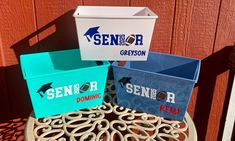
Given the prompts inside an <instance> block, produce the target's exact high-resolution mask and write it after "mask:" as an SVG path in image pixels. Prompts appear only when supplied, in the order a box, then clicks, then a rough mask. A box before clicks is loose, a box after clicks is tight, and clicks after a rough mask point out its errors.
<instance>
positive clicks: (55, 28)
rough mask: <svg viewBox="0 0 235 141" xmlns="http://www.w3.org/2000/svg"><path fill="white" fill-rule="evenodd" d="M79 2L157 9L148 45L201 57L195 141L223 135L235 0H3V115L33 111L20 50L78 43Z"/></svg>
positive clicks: (0, 19) (0, 109)
mask: <svg viewBox="0 0 235 141" xmlns="http://www.w3.org/2000/svg"><path fill="white" fill-rule="evenodd" d="M78 5H115V6H147V7H149V8H150V9H152V10H153V11H154V12H155V13H157V15H158V16H159V19H158V21H157V23H156V27H155V31H154V34H153V40H152V45H151V51H157V52H163V53H171V54H176V55H182V56H188V57H194V58H200V59H202V66H201V74H200V78H199V82H198V84H197V85H196V86H195V89H194V92H193V95H192V98H191V101H190V104H189V109H188V111H189V113H190V115H191V117H192V118H193V120H194V122H195V125H196V128H197V131H198V137H199V141H202V140H206V141H215V140H221V137H222V133H223V127H224V120H225V116H226V110H227V106H228V101H229V97H230V96H229V93H230V89H231V82H232V79H231V78H232V77H231V76H232V75H233V74H232V72H230V71H229V70H228V68H227V66H226V63H227V59H228V54H229V51H230V50H231V46H232V45H233V44H234V42H235V0H1V1H0V89H1V91H0V96H1V98H0V118H1V121H4V120H9V119H15V118H21V117H27V116H28V115H29V113H30V111H31V108H30V107H31V103H30V100H29V96H28V94H27V88H26V85H25V82H24V80H23V78H22V75H21V71H20V67H19V55H20V54H23V53H31V52H39V51H51V50H61V49H67V48H76V47H78V43H77V35H76V30H75V29H76V27H75V23H74V19H73V17H72V14H73V12H74V9H75V8H76V6H78ZM140 28H141V27H140Z"/></svg>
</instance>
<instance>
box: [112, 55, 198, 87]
mask: <svg viewBox="0 0 235 141" xmlns="http://www.w3.org/2000/svg"><path fill="white" fill-rule="evenodd" d="M150 53H153V54H163V55H167V56H174V57H178V58H187V59H191V60H195V61H198V65H197V68H196V71H197V73H196V76H194V78H193V79H188V78H182V77H178V76H171V75H167V74H162V73H158V72H152V71H147V70H141V69H136V68H131V67H129V68H128V67H126V66H125V65H124V66H118V61H114V62H113V63H112V64H111V66H112V67H117V68H122V69H126V70H135V71H139V72H146V73H150V74H158V75H162V76H164V77H169V78H174V79H181V80H186V81H191V82H194V83H197V82H198V79H199V73H200V69H201V60H199V59H197V58H189V57H183V56H177V55H171V54H165V53H159V52H149V54H150ZM126 62H127V63H131V61H126ZM127 63H126V64H127Z"/></svg>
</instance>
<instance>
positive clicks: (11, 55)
mask: <svg viewBox="0 0 235 141" xmlns="http://www.w3.org/2000/svg"><path fill="white" fill-rule="evenodd" d="M34 20H35V19H34V6H33V2H32V0H19V1H8V0H1V1H0V25H1V26H0V31H1V35H0V38H1V39H0V40H1V44H0V53H1V61H0V62H1V63H2V65H1V67H0V69H1V70H0V71H1V72H0V77H1V78H0V81H1V82H0V83H1V84H0V87H3V88H2V89H1V99H0V103H1V104H3V105H1V106H0V107H1V111H4V110H6V109H10V110H11V111H10V112H9V110H7V111H8V119H10V118H12V116H13V113H16V114H15V115H17V116H20V114H17V113H23V111H25V108H26V107H24V105H21V103H23V102H24V101H25V100H27V99H21V100H22V101H21V102H19V101H20V100H19V99H16V98H17V96H19V97H20V96H21V94H23V93H22V92H23V91H25V90H23V91H22V88H21V87H20V84H21V83H24V80H23V78H22V77H20V76H22V74H21V71H20V69H18V70H17V71H12V70H11V69H12V67H11V66H14V67H18V68H19V65H18V57H19V55H20V54H22V53H26V52H29V51H32V50H33V49H36V48H34V47H31V46H30V44H31V43H32V42H35V41H36V38H35V37H32V38H27V36H28V35H29V34H31V33H32V32H34V31H35V30H36V24H35V21H34ZM10 77H11V78H14V77H20V79H19V80H17V79H11V80H10V81H8V79H9V78H10ZM2 95H3V96H2ZM2 97H3V98H2ZM4 103H8V104H9V106H8V105H6V104H4ZM14 103H15V104H14ZM14 106H16V107H20V109H19V108H18V111H17V110H16V109H15V107H14ZM2 108H4V110H2ZM1 114H2V113H1ZM3 114H4V113H3ZM1 117H2V115H1Z"/></svg>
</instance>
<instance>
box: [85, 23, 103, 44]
mask: <svg viewBox="0 0 235 141" xmlns="http://www.w3.org/2000/svg"><path fill="white" fill-rule="evenodd" d="M99 28H100V27H99V26H97V27H91V28H89V29H88V30H87V32H86V33H85V34H84V36H86V38H87V40H88V42H90V41H91V38H92V37H93V36H94V35H95V34H96V33H99V31H98V29H99Z"/></svg>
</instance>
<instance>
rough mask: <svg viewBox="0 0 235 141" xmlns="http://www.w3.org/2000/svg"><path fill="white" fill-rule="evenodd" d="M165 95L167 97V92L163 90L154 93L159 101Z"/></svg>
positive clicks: (164, 97)
mask: <svg viewBox="0 0 235 141" xmlns="http://www.w3.org/2000/svg"><path fill="white" fill-rule="evenodd" d="M166 97H167V93H166V92H165V91H161V92H158V93H157V95H156V99H157V100H160V101H162V100H164V99H166Z"/></svg>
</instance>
